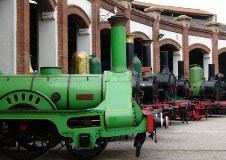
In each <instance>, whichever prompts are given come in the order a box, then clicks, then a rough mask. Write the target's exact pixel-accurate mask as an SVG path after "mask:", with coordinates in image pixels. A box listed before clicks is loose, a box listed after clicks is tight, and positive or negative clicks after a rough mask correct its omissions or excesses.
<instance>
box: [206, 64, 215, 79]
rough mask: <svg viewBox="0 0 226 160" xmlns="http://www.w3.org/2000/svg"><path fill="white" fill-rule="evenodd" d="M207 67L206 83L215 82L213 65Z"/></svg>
mask: <svg viewBox="0 0 226 160" xmlns="http://www.w3.org/2000/svg"><path fill="white" fill-rule="evenodd" d="M208 67H209V77H208V81H212V80H215V64H208Z"/></svg>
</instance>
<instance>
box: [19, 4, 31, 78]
mask: <svg viewBox="0 0 226 160" xmlns="http://www.w3.org/2000/svg"><path fill="white" fill-rule="evenodd" d="M16 34H17V35H16V37H17V38H16V45H17V47H16V49H17V56H16V63H17V67H16V68H17V74H28V73H29V65H30V7H29V0H20V1H17V33H16Z"/></svg>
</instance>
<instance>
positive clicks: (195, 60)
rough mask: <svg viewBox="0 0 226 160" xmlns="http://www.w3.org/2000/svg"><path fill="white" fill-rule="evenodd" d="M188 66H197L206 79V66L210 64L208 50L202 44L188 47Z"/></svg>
mask: <svg viewBox="0 0 226 160" xmlns="http://www.w3.org/2000/svg"><path fill="white" fill-rule="evenodd" d="M189 50H190V51H189V66H192V65H194V64H198V65H199V66H200V67H202V68H203V70H204V77H205V78H208V64H210V63H211V58H210V55H209V53H210V49H209V48H208V47H207V46H205V45H203V44H198V43H196V44H193V45H191V46H190V47H189Z"/></svg>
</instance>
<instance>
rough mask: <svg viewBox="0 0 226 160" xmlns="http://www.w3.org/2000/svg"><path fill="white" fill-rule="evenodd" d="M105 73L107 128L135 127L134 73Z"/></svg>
mask: <svg viewBox="0 0 226 160" xmlns="http://www.w3.org/2000/svg"><path fill="white" fill-rule="evenodd" d="M105 73H106V74H105V75H104V82H105V87H106V89H105V90H106V95H105V100H106V104H105V106H106V108H105V121H106V127H107V128H122V127H131V126H133V125H134V112H133V110H132V90H131V88H132V73H131V72H130V71H128V72H124V73H114V72H105Z"/></svg>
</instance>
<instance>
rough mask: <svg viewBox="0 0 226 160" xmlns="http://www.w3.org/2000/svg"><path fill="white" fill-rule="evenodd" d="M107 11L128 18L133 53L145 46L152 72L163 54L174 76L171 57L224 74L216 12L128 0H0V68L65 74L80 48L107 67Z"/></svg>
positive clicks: (224, 34)
mask: <svg viewBox="0 0 226 160" xmlns="http://www.w3.org/2000/svg"><path fill="white" fill-rule="evenodd" d="M112 15H124V16H125V17H127V18H129V21H128V23H127V26H126V29H127V32H128V33H133V34H135V35H136V38H135V41H134V46H135V49H134V50H135V54H137V55H138V57H139V58H140V59H141V61H143V60H142V58H143V56H142V52H143V51H142V47H143V46H146V45H147V43H146V42H147V41H146V40H149V42H150V40H151V41H152V43H150V44H148V47H150V50H151V65H152V68H153V72H159V71H160V69H161V67H160V65H161V54H160V53H161V52H165V51H167V52H168V55H169V67H170V70H171V71H173V72H174V74H175V75H177V74H178V73H177V68H178V67H177V61H178V60H183V61H184V63H185V77H188V75H189V65H192V64H199V65H201V66H202V67H203V68H204V75H205V77H206V78H207V77H208V64H210V63H214V64H215V70H216V73H218V72H221V73H223V74H224V75H226V66H225V65H226V64H224V59H225V58H226V27H225V26H224V25H222V24H220V23H218V22H217V18H216V15H214V14H212V13H209V12H206V11H202V10H197V9H188V10H186V9H185V8H180V7H168V6H162V5H156V4H149V3H142V2H136V1H132V0H45V1H43V0H35V1H34V0H0V20H1V23H0V48H1V51H0V57H1V59H0V70H1V71H2V72H3V73H4V74H24V73H25V74H28V73H30V65H31V66H32V68H33V70H37V71H38V70H39V67H44V66H59V67H61V68H62V70H63V73H70V72H71V66H72V63H71V59H72V55H73V54H74V53H75V52H77V51H85V52H86V53H88V54H89V55H91V54H96V55H97V57H99V58H100V59H101V62H102V68H103V69H105V70H109V69H110V37H111V35H110V24H109V23H108V21H107V18H109V17H110V16H112Z"/></svg>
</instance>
